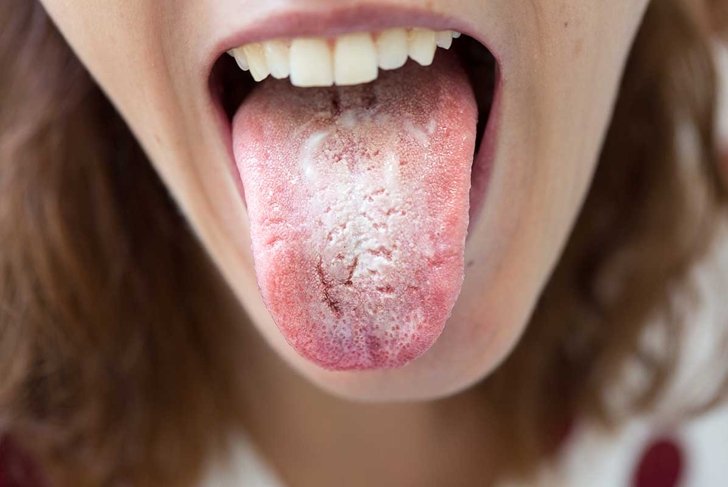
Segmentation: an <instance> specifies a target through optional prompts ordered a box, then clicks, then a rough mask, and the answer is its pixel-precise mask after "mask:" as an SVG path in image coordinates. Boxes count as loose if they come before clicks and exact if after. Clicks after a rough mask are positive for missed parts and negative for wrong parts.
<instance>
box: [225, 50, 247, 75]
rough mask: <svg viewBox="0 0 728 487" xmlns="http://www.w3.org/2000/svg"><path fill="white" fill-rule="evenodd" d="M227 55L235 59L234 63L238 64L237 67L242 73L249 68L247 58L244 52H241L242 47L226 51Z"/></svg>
mask: <svg viewBox="0 0 728 487" xmlns="http://www.w3.org/2000/svg"><path fill="white" fill-rule="evenodd" d="M228 54H230V55H231V56H232V57H234V58H235V62H236V63H238V67H239V68H240V69H242V70H243V71H247V70H248V69H250V66H249V65H248V58H247V57H246V56H245V52H243V48H242V47H238V48H237V49H231V50H229V51H228Z"/></svg>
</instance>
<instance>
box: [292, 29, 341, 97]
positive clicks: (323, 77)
mask: <svg viewBox="0 0 728 487" xmlns="http://www.w3.org/2000/svg"><path fill="white" fill-rule="evenodd" d="M291 83H292V84H293V85H294V86H300V87H309V86H331V85H333V84H334V67H333V60H332V56H331V49H330V48H329V44H328V42H326V40H325V39H319V38H314V39H294V40H293V42H292V43H291Z"/></svg>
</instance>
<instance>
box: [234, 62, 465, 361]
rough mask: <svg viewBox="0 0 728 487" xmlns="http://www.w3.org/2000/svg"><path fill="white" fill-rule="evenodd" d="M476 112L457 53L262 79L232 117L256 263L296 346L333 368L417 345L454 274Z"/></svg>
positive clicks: (432, 335) (447, 297) (441, 321)
mask: <svg viewBox="0 0 728 487" xmlns="http://www.w3.org/2000/svg"><path fill="white" fill-rule="evenodd" d="M476 122H477V107H476V103H475V99H474V95H473V92H472V88H471V86H470V83H469V81H468V78H467V75H466V74H465V72H464V71H463V69H462V67H461V66H460V64H459V62H458V61H457V59H456V58H455V57H454V56H453V55H451V54H450V53H447V52H439V53H438V55H437V58H436V60H435V62H434V63H433V65H432V66H429V67H427V68H423V67H421V66H419V65H416V64H414V63H413V62H411V61H410V62H409V63H408V64H407V65H405V66H404V67H403V68H400V69H398V70H396V71H389V72H380V76H379V78H378V79H377V80H376V81H374V82H372V83H369V84H366V85H359V86H353V87H332V88H295V87H293V86H292V85H291V84H290V83H289V82H288V81H286V80H268V81H266V82H264V83H262V84H261V85H260V86H258V87H256V89H255V90H254V91H253V92H252V93H251V94H250V95H249V96H248V97H247V99H246V100H245V101H244V103H243V105H242V106H241V107H240V109H239V110H238V112H237V114H236V115H235V120H234V122H233V146H234V154H235V159H236V163H237V166H238V170H239V172H240V175H241V179H242V184H243V191H244V194H245V203H246V206H247V211H248V215H249V218H250V232H251V240H252V247H253V248H252V250H253V257H254V263H255V271H256V275H257V279H258V286H259V288H260V291H261V293H262V297H263V300H264V302H265V304H266V306H267V308H268V311H269V312H270V313H271V315H272V317H273V319H274V320H275V322H276V324H277V325H278V327H279V329H280V331H281V332H282V333H283V335H284V336H285V338H286V340H287V341H288V342H289V343H290V345H291V346H293V348H294V349H295V350H297V351H298V353H300V354H301V355H303V356H304V357H306V358H308V359H309V360H311V361H313V362H315V363H316V364H318V365H320V366H321V367H324V368H327V369H331V370H365V369H382V368H393V367H399V366H402V365H404V364H407V363H408V362H410V361H411V360H413V359H414V358H416V357H418V356H420V355H421V354H423V353H424V352H425V351H427V350H428V349H429V348H430V347H431V346H432V345H433V344H434V343H435V341H436V340H437V338H438V336H439V335H440V333H441V332H442V330H443V328H444V326H445V322H446V321H447V319H448V317H449V315H450V313H451V311H452V308H453V306H454V304H455V301H456V299H457V296H458V294H459V293H460V288H461V286H462V281H463V273H464V270H463V259H464V248H465V238H466V235H467V228H468V210H469V191H470V179H471V178H470V172H471V167H472V162H473V150H474V145H475V135H476V134H475V130H476Z"/></svg>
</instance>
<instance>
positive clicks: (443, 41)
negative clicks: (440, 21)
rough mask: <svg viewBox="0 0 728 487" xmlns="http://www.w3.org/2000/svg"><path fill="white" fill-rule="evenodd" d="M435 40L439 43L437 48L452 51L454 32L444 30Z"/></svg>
mask: <svg viewBox="0 0 728 487" xmlns="http://www.w3.org/2000/svg"><path fill="white" fill-rule="evenodd" d="M435 40H436V41H437V47H441V48H443V49H450V46H452V31H450V30H442V31H440V32H438V33H437V34H436V35H435Z"/></svg>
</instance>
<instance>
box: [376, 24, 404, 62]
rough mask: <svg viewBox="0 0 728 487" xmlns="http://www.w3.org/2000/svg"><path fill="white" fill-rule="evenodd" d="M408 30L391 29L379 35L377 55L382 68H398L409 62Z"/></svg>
mask: <svg viewBox="0 0 728 487" xmlns="http://www.w3.org/2000/svg"><path fill="white" fill-rule="evenodd" d="M408 52H409V51H408V47H407V31H406V30H404V29H389V30H385V31H384V32H381V33H380V34H379V36H377V56H378V58H379V67H380V68H382V69H397V68H401V67H402V66H404V64H405V63H406V62H407V54H408Z"/></svg>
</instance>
